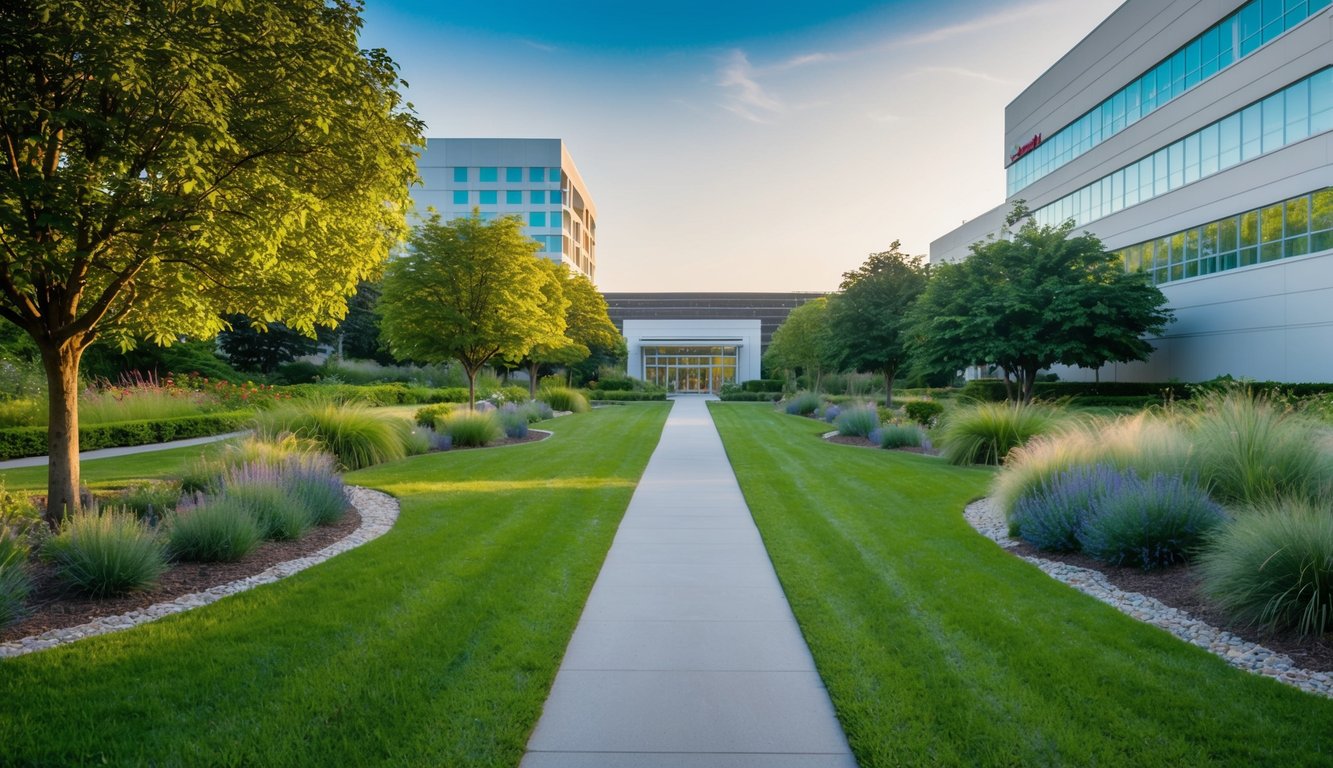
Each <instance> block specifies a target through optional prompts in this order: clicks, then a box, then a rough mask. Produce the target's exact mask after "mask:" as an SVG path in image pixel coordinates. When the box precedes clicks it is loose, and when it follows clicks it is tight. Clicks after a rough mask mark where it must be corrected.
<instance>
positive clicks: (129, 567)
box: [43, 510, 167, 597]
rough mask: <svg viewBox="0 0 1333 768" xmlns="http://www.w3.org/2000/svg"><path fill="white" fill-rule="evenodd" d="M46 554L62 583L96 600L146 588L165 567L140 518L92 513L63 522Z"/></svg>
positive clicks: (110, 512)
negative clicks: (96, 598)
mask: <svg viewBox="0 0 1333 768" xmlns="http://www.w3.org/2000/svg"><path fill="white" fill-rule="evenodd" d="M43 555H44V556H45V557H47V558H48V559H50V560H51V562H52V563H53V564H54V565H55V569H56V574H57V576H59V578H60V580H61V581H63V582H65V583H66V584H68V585H69V586H70V587H73V588H74V589H76V590H78V591H80V592H84V593H86V594H88V595H91V596H93V597H108V596H111V595H120V594H124V593H126V592H133V591H136V590H140V589H146V588H148V587H149V586H151V585H152V584H153V583H155V582H156V581H157V579H158V577H159V576H161V575H162V572H163V571H165V570H166V568H167V560H166V552H165V549H164V547H163V545H162V542H160V541H158V539H157V537H156V536H155V535H154V533H153V531H152V530H151V529H150V528H149V527H148V525H147V524H146V523H144V522H143V521H141V520H140V519H139V518H138V517H136V516H134V515H132V514H128V513H123V512H116V511H114V510H103V511H100V512H99V511H96V510H88V511H87V512H82V513H78V514H75V515H74V516H72V517H70V518H68V519H67V520H65V522H64V523H63V524H61V526H60V530H59V531H58V532H57V533H56V535H55V536H53V537H51V538H50V539H48V540H47V542H46V545H45V547H44V548H43Z"/></svg>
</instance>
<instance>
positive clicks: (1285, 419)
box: [1192, 392, 1333, 504]
mask: <svg viewBox="0 0 1333 768" xmlns="http://www.w3.org/2000/svg"><path fill="white" fill-rule="evenodd" d="M1192 405H1193V407H1194V408H1195V409H1196V411H1195V413H1194V414H1193V418H1192V421H1193V425H1194V444H1195V450H1196V451H1197V454H1198V461H1199V473H1200V478H1201V479H1202V480H1203V481H1204V482H1205V483H1207V485H1208V488H1209V489H1210V491H1211V492H1212V493H1213V495H1214V496H1215V497H1216V498H1217V499H1218V500H1219V501H1222V502H1225V503H1245V504H1255V503H1259V502H1267V501H1276V500H1278V499H1282V498H1289V497H1294V498H1303V499H1310V500H1315V499H1319V498H1321V497H1331V496H1333V446H1330V445H1329V443H1328V442H1327V434H1328V433H1327V429H1326V428H1325V427H1323V426H1322V425H1319V424H1318V423H1317V422H1314V421H1312V420H1309V419H1307V418H1305V417H1302V416H1301V415H1300V414H1296V413H1286V412H1282V411H1279V410H1278V409H1277V408H1275V407H1274V406H1273V405H1272V404H1271V403H1270V402H1269V401H1268V400H1267V399H1265V398H1262V397H1259V398H1256V397H1254V396H1252V395H1250V394H1249V393H1247V392H1230V393H1227V394H1217V393H1210V394H1207V395H1205V396H1203V397H1201V398H1196V399H1195V400H1194V401H1192Z"/></svg>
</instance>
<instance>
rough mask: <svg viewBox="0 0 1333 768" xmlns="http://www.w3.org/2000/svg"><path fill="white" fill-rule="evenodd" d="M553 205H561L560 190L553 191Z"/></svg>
mask: <svg viewBox="0 0 1333 768" xmlns="http://www.w3.org/2000/svg"><path fill="white" fill-rule="evenodd" d="M551 204H552V205H560V190H558V189H553V190H551Z"/></svg>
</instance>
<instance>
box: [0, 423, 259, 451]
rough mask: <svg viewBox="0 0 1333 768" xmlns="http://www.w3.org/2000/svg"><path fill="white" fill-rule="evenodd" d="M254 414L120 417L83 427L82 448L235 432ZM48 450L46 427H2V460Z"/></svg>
mask: <svg viewBox="0 0 1333 768" xmlns="http://www.w3.org/2000/svg"><path fill="white" fill-rule="evenodd" d="M252 418H254V412H253V411H228V412H225V413H205V414H202V415H199V416H181V417H179V418H175V419H156V420H153V421H116V422H111V423H109V424H90V425H85V426H81V427H79V450H81V451H91V450H96V449H98V448H122V447H125V446H130V445H148V444H150V443H165V442H168V441H170V440H184V439H186V438H191V437H205V436H208V435H220V434H223V433H225V432H233V431H235V430H237V429H240V428H242V427H243V426H245V424H246V423H248V422H249V421H250V420H251V419H252ZM45 454H46V427H11V428H9V429H0V461H3V460H7V459H18V458H23V457H25V456H43V455H45Z"/></svg>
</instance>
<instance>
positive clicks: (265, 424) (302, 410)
mask: <svg viewBox="0 0 1333 768" xmlns="http://www.w3.org/2000/svg"><path fill="white" fill-rule="evenodd" d="M256 431H257V432H258V434H259V435H260V436H262V437H270V438H271V437H278V436H281V435H282V434H283V433H291V434H294V435H297V436H298V437H303V438H308V439H311V440H314V441H315V442H317V443H319V445H320V447H321V448H323V449H324V450H326V451H328V452H329V453H332V454H333V455H334V456H335V457H336V458H337V459H338V463H339V464H340V465H341V466H342V467H343V468H344V469H348V470H355V469H361V468H362V467H369V466H371V465H374V464H381V463H383V462H386V461H396V460H398V459H401V458H403V457H405V456H406V455H407V447H406V446H405V445H404V440H405V438H406V434H407V429H406V425H405V424H404V422H403V420H402V419H400V418H398V417H396V416H391V415H387V414H382V413H375V412H372V411H370V410H369V409H368V408H366V407H365V406H364V405H359V404H355V403H345V404H343V405H337V404H334V403H331V402H321V401H317V400H316V401H307V402H299V403H293V404H291V405H286V406H282V407H279V408H275V409H273V410H271V411H265V412H263V413H261V414H259V416H258V417H257V419H256Z"/></svg>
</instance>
